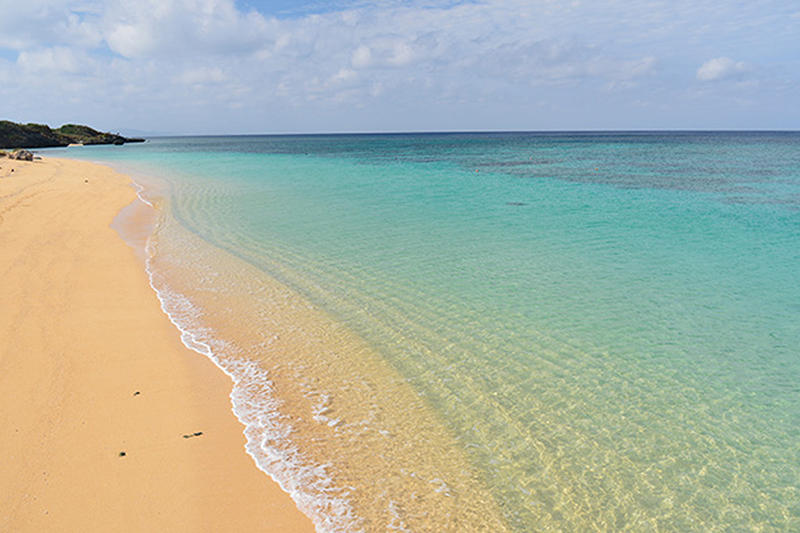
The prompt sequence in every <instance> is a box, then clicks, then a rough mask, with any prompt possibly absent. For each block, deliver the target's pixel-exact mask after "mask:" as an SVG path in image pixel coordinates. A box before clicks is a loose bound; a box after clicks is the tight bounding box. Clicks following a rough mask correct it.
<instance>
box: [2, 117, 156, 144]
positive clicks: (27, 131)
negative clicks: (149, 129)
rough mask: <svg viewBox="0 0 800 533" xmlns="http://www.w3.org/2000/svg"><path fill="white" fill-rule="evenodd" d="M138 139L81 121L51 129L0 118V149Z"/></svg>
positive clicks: (105, 142)
mask: <svg viewBox="0 0 800 533" xmlns="http://www.w3.org/2000/svg"><path fill="white" fill-rule="evenodd" d="M144 141H145V140H144V139H141V138H130V137H123V136H122V135H119V134H117V133H108V132H103V131H98V130H96V129H94V128H90V127H89V126H83V125H81V124H64V125H63V126H61V127H60V128H55V129H52V128H50V126H48V125H46V124H17V123H16V122H10V121H8V120H0V148H49V147H58V146H70V145H89V144H116V145H120V144H126V143H140V142H144Z"/></svg>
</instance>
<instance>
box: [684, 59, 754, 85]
mask: <svg viewBox="0 0 800 533" xmlns="http://www.w3.org/2000/svg"><path fill="white" fill-rule="evenodd" d="M749 70H750V69H749V67H748V66H747V64H746V63H743V62H741V61H734V60H733V59H731V58H729V57H717V58H714V59H709V60H708V61H706V62H705V63H703V64H702V65H701V66H700V68H698V69H697V79H698V80H700V81H717V80H724V79H726V78H732V77H736V76H740V75H742V74H744V73H746V72H747V71H749Z"/></svg>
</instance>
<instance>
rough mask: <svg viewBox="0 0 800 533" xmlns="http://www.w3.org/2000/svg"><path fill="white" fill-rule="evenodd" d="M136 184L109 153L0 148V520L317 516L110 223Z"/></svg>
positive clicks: (269, 524)
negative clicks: (100, 157) (98, 158)
mask: <svg viewBox="0 0 800 533" xmlns="http://www.w3.org/2000/svg"><path fill="white" fill-rule="evenodd" d="M12 169H13V172H12ZM134 199H135V192H134V190H133V188H132V187H131V186H130V185H129V180H128V178H126V177H125V176H122V175H120V174H116V173H114V172H113V171H112V170H110V169H108V168H106V167H103V166H100V165H94V164H90V163H84V162H76V161H69V160H60V159H51V158H46V159H45V160H43V161H34V162H17V161H10V160H8V159H6V158H0V294H1V295H2V304H0V428H1V430H0V450H2V455H3V459H2V461H0V530H2V531H43V530H46V531H99V530H103V531H107V530H114V531H131V530H136V531H145V530H152V531H166V530H169V531H196V530H207V531H234V530H236V531H313V526H312V524H311V522H310V521H309V519H308V518H307V517H306V516H305V515H303V514H302V513H301V512H300V511H298V510H297V508H296V507H295V505H294V502H293V501H292V500H291V498H290V497H289V496H288V495H287V494H286V493H284V492H283V491H282V490H281V489H280V487H279V486H278V485H277V484H275V483H274V482H272V481H271V480H270V479H269V478H268V477H267V476H266V475H265V474H264V473H262V472H261V471H259V470H258V469H257V468H256V466H255V464H254V462H253V460H252V459H251V458H250V457H249V456H248V455H247V454H246V453H245V451H244V443H245V439H244V436H243V434H242V426H241V425H240V424H239V422H238V421H237V420H236V419H235V417H234V415H233V413H232V412H231V405H230V399H229V397H228V394H229V393H230V389H231V383H230V379H229V378H228V377H227V376H226V375H225V374H223V373H222V372H221V371H220V370H219V369H217V368H216V367H215V366H214V364H213V363H212V362H211V361H209V360H208V359H206V358H205V357H203V356H201V355H199V354H197V353H195V352H192V351H190V350H188V349H187V348H186V347H185V346H183V344H182V343H181V341H180V338H179V333H178V331H177V330H176V329H175V328H174V327H173V326H172V324H171V323H170V322H169V320H168V319H167V317H166V316H165V315H164V314H163V313H162V311H161V309H160V305H159V302H158V299H157V298H156V295H155V293H154V292H153V291H152V289H151V288H150V286H149V283H148V279H147V276H146V274H145V272H144V269H143V266H142V264H141V262H140V261H139V260H138V259H137V257H136V255H135V253H134V250H133V249H132V248H131V247H129V246H128V245H126V244H125V242H123V240H122V239H121V238H120V237H119V235H118V234H117V233H116V232H115V231H114V230H113V229H112V228H111V227H110V224H111V222H112V220H113V219H114V217H115V215H116V214H117V213H118V212H119V211H120V209H121V208H123V207H124V206H126V205H128V204H130V203H131V202H132V201H133V200H134ZM195 433H199V434H198V435H195ZM185 436H186V437H185ZM187 437H188V438H187Z"/></svg>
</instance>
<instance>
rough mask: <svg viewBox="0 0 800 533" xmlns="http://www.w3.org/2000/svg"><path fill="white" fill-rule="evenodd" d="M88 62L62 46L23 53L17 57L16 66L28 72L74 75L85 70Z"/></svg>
mask: <svg viewBox="0 0 800 533" xmlns="http://www.w3.org/2000/svg"><path fill="white" fill-rule="evenodd" d="M89 62H90V60H89V59H88V57H86V56H83V55H82V54H78V53H76V52H74V51H73V50H71V49H69V48H65V47H62V46H57V47H53V48H45V49H41V50H30V51H24V52H21V53H20V54H19V56H18V57H17V64H18V65H19V66H20V67H21V68H22V69H23V70H25V71H28V72H45V73H69V74H75V73H78V72H80V71H83V70H86V69H87V68H88V67H89Z"/></svg>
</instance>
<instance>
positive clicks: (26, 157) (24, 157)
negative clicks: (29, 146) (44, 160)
mask: <svg viewBox="0 0 800 533" xmlns="http://www.w3.org/2000/svg"><path fill="white" fill-rule="evenodd" d="M8 158H9V159H16V160H17V161H33V154H32V153H30V152H29V151H27V150H14V151H13V152H11V153H10V154H8Z"/></svg>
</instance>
